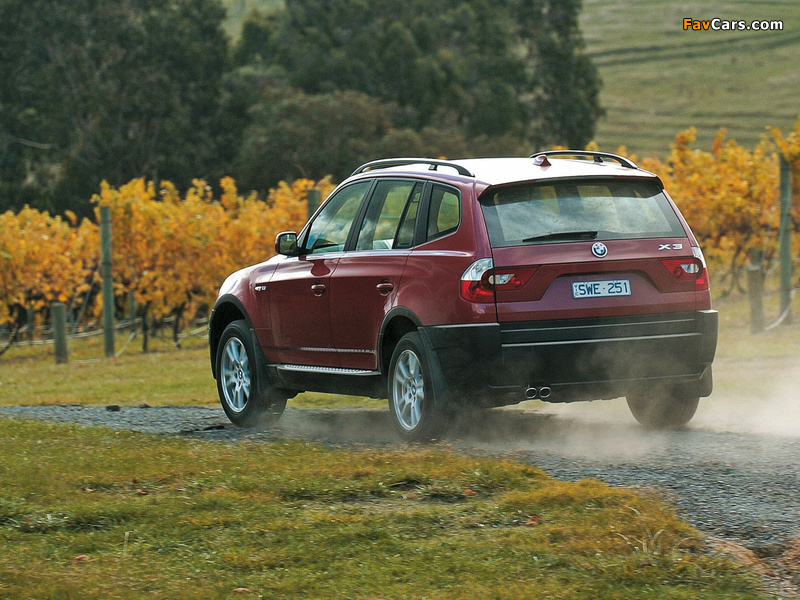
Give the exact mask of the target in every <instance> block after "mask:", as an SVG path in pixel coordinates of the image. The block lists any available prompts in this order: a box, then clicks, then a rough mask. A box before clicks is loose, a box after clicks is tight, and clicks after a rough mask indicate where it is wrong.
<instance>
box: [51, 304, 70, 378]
mask: <svg viewBox="0 0 800 600" xmlns="http://www.w3.org/2000/svg"><path fill="white" fill-rule="evenodd" d="M66 308H67V307H66V305H65V304H64V303H63V302H53V304H51V305H50V310H51V313H52V317H53V342H54V345H55V354H56V364H63V363H65V362H67V360H68V357H67V311H66Z"/></svg>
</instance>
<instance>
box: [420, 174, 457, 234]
mask: <svg viewBox="0 0 800 600" xmlns="http://www.w3.org/2000/svg"><path fill="white" fill-rule="evenodd" d="M460 223H461V200H460V198H459V196H458V193H457V192H456V191H455V190H453V189H451V188H446V187H442V186H438V185H436V186H434V187H433V191H432V192H431V203H430V209H429V210H428V241H430V240H435V239H436V238H438V237H442V236H443V235H447V234H448V233H453V232H454V231H455V230H456V229H458V225H459V224H460Z"/></svg>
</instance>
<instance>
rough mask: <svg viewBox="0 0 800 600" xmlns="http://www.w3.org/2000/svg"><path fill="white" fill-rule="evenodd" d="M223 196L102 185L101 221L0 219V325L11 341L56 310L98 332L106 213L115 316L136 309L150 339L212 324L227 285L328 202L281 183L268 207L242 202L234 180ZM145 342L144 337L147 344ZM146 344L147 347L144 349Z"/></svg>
mask: <svg viewBox="0 0 800 600" xmlns="http://www.w3.org/2000/svg"><path fill="white" fill-rule="evenodd" d="M220 188H221V190H222V193H221V195H220V197H219V198H215V197H214V196H213V194H212V191H211V188H210V186H208V185H207V183H206V182H205V181H202V180H195V181H194V183H193V186H192V187H191V188H190V189H189V190H188V191H187V192H186V194H185V195H184V196H181V195H180V193H179V192H178V190H177V189H176V188H175V186H174V185H172V184H171V183H170V182H162V183H161V184H160V185H159V186H156V185H155V184H154V183H153V182H146V181H144V180H143V179H135V180H133V181H130V182H129V183H127V184H126V185H123V186H121V187H120V188H119V189H114V188H111V187H109V186H108V185H105V184H104V185H103V186H102V188H101V190H100V193H99V194H97V195H95V197H94V198H92V202H93V203H94V204H95V205H96V209H95V220H94V221H92V220H89V219H84V220H82V221H81V222H80V223H79V222H78V221H77V219H76V218H75V216H74V215H73V214H71V213H67V214H66V215H65V216H64V217H61V216H51V215H49V214H48V213H46V212H40V211H37V210H33V209H31V208H27V207H26V208H24V209H23V210H21V211H19V212H18V213H16V214H14V213H12V212H10V211H9V212H6V213H5V214H2V215H0V327H4V328H7V329H8V330H9V331H10V334H9V340H10V341H13V340H14V338H16V337H17V335H18V334H19V332H20V330H21V329H23V328H24V329H27V330H31V329H32V328H36V327H41V326H42V325H44V324H46V323H47V322H48V321H49V311H50V304H51V303H52V302H56V301H57V302H63V303H65V304H66V305H67V307H68V310H67V313H68V320H69V322H70V323H71V325H72V331H77V330H80V329H82V328H86V327H91V326H92V325H94V324H95V323H96V321H97V320H98V318H99V315H100V313H101V310H102V296H101V294H100V289H101V285H100V284H101V279H100V268H99V266H100V230H99V226H98V224H97V223H99V207H100V206H108V207H109V208H110V211H111V220H112V240H113V241H112V246H113V271H114V297H115V302H116V312H117V313H118V314H119V315H123V314H127V311H128V307H129V306H130V305H131V304H132V303H131V299H132V300H133V301H134V303H135V306H136V307H137V308H136V315H134V316H135V318H137V319H138V320H139V321H140V322H141V323H142V324H143V328H144V329H145V331H146V330H147V328H148V327H152V326H153V325H158V324H160V323H162V322H163V321H164V320H166V319H169V320H170V321H171V322H172V323H173V324H174V325H173V327H174V329H175V331H176V332H177V330H178V329H179V328H180V326H181V324H182V323H183V322H184V321H185V320H187V319H193V318H195V317H197V316H207V314H208V312H209V310H210V307H211V305H212V304H213V301H214V298H215V297H216V293H217V291H218V290H219V286H220V284H221V283H222V281H223V279H224V278H225V277H226V276H227V275H228V274H229V273H231V272H232V271H234V270H236V269H237V268H240V267H242V266H245V265H248V264H253V263H256V262H259V261H261V260H265V259H266V258H268V257H269V256H271V255H272V254H274V250H273V247H272V240H273V239H274V237H275V233H276V232H279V231H282V230H288V229H293V230H299V229H300V227H302V225H303V224H304V223H305V221H306V218H307V211H308V209H307V206H308V204H307V196H308V192H309V190H311V189H317V190H319V192H320V194H321V195H322V197H325V196H326V195H327V194H328V193H330V191H331V190H332V189H333V185H332V184H331V183H330V181H329V180H327V179H323V180H321V181H319V182H313V181H310V180H306V179H300V180H297V181H295V182H294V183H292V184H285V183H281V184H280V185H279V186H278V187H277V188H276V189H273V190H271V191H270V193H269V195H268V197H267V198H266V200H262V199H259V198H257V197H256V195H255V194H250V195H248V196H246V197H245V196H242V195H241V194H240V193H239V192H238V190H237V188H236V183H235V182H234V180H233V179H231V178H224V179H222V181H221V182H220ZM145 339H146V338H145ZM145 344H146V342H145Z"/></svg>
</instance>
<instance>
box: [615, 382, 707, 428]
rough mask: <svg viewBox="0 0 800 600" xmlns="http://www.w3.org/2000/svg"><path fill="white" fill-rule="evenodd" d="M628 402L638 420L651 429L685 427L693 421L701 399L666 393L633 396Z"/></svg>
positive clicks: (628, 398)
mask: <svg viewBox="0 0 800 600" xmlns="http://www.w3.org/2000/svg"><path fill="white" fill-rule="evenodd" d="M626 400H627V401H628V408H630V409H631V413H633V416H634V417H635V418H636V420H637V421H639V423H641V424H642V425H644V426H645V427H649V428H651V429H674V428H677V427H683V426H684V425H686V424H687V423H688V422H689V421H691V420H692V417H693V416H694V413H695V411H696V410H697V405H698V404H699V403H700V398H697V397H689V398H686V397H681V396H674V395H671V394H670V393H669V392H664V391H659V392H654V393H653V394H636V395H631V396H628V397H627V398H626Z"/></svg>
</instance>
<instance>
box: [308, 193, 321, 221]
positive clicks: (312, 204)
mask: <svg viewBox="0 0 800 600" xmlns="http://www.w3.org/2000/svg"><path fill="white" fill-rule="evenodd" d="M307 199H308V200H307V201H308V218H309V219H310V218H311V215H313V214H314V211H315V210H317V208H318V207H319V203H320V201H321V200H322V194H321V193H320V191H319V190H315V189H311V190H308V195H307Z"/></svg>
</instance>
